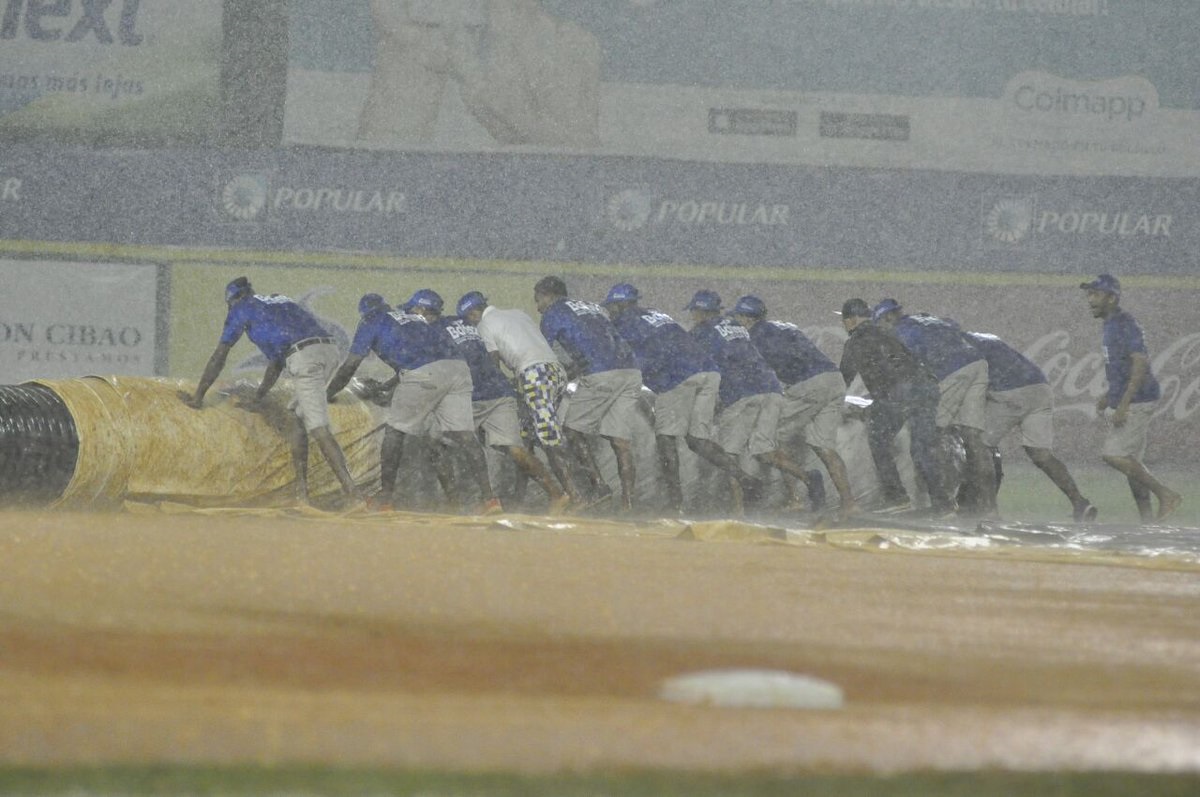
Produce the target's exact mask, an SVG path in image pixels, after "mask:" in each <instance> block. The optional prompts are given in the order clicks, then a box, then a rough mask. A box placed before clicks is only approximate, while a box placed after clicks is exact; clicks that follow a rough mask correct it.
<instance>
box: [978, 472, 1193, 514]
mask: <svg viewBox="0 0 1200 797" xmlns="http://www.w3.org/2000/svg"><path fill="white" fill-rule="evenodd" d="M1070 469H1071V475H1072V476H1074V477H1075V482H1076V484H1078V485H1079V489H1080V490H1081V491H1082V492H1083V494H1084V495H1085V496H1087V498H1088V500H1090V501H1091V502H1092V503H1093V504H1095V505H1096V506H1097V507H1098V508H1099V510H1100V515H1099V517H1098V518H1097V522H1099V523H1128V524H1137V523H1138V522H1140V521H1139V519H1138V514H1137V509H1136V508H1135V506H1134V504H1133V498H1132V496H1131V495H1130V493H1129V485H1128V483H1127V482H1126V481H1125V477H1124V476H1122V475H1121V474H1119V473H1117V472H1116V471H1115V470H1113V469H1112V468H1109V467H1107V466H1106V465H1104V464H1096V465H1083V466H1081V465H1071V466H1070ZM1153 472H1154V475H1155V476H1156V477H1157V478H1158V479H1159V480H1161V481H1162V482H1163V483H1164V484H1166V485H1167V486H1168V487H1170V488H1171V489H1172V490H1175V491H1176V492H1177V493H1180V494H1181V495H1182V496H1183V506H1182V507H1180V509H1179V510H1178V511H1177V512H1176V513H1175V514H1174V515H1172V516H1171V519H1170V520H1169V521H1168V523H1169V524H1170V525H1172V526H1186V527H1190V528H1200V486H1198V485H1197V483H1196V478H1195V474H1194V473H1191V472H1188V471H1184V470H1165V469H1164V470H1159V469H1153ZM998 500H999V504H1000V514H1001V515H1002V516H1003V517H1004V519H1005V520H1014V521H1027V522H1037V521H1056V520H1057V521H1062V520H1068V519H1070V517H1071V507H1070V504H1069V503H1068V501H1067V499H1066V497H1065V496H1064V495H1063V494H1062V493H1061V492H1059V491H1058V488H1057V487H1055V486H1054V484H1053V483H1051V481H1050V480H1049V479H1048V478H1046V476H1045V475H1044V474H1042V472H1041V471H1039V470H1038V469H1037V468H1035V467H1034V466H1033V465H1032V464H1030V462H1029V461H1028V460H1027V459H1025V458H1024V457H1018V456H1016V455H1014V456H1012V457H1008V458H1006V459H1005V460H1004V480H1003V482H1002V483H1001V485H1000V493H999V496H998ZM1157 506H1158V504H1157V502H1156V503H1155V507H1156V508H1157Z"/></svg>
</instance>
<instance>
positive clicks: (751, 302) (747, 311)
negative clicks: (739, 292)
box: [733, 296, 767, 318]
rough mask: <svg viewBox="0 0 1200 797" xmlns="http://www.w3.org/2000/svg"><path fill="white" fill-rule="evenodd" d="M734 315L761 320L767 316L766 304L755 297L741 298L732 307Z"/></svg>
mask: <svg viewBox="0 0 1200 797" xmlns="http://www.w3.org/2000/svg"><path fill="white" fill-rule="evenodd" d="M733 312H734V315H748V316H750V317H751V318H762V317H763V316H765V315H766V314H767V303H766V302H764V301H763V300H762V299H760V298H758V297H757V296H743V297H742V298H740V299H738V300H737V304H735V305H734V306H733Z"/></svg>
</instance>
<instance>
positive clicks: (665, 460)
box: [654, 434, 683, 512]
mask: <svg viewBox="0 0 1200 797" xmlns="http://www.w3.org/2000/svg"><path fill="white" fill-rule="evenodd" d="M654 444H655V447H656V448H657V449H658V466H659V469H660V471H661V472H662V477H663V479H664V480H666V483H667V500H668V501H670V506H671V509H673V510H674V511H676V512H682V511H683V485H682V484H680V481H679V444H678V442H677V441H676V439H675V438H674V437H673V436H671V435H665V434H660V435H655V437H654Z"/></svg>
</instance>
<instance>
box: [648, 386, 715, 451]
mask: <svg viewBox="0 0 1200 797" xmlns="http://www.w3.org/2000/svg"><path fill="white" fill-rule="evenodd" d="M720 389H721V374H720V373H718V372H716V371H703V372H701V373H698V374H692V375H691V376H689V377H688V378H687V379H685V380H683V381H682V382H680V383H679V384H678V385H676V386H675V387H673V388H671V389H670V390H668V391H667V392H665V393H660V394H659V395H658V396H657V397H656V398H655V399H654V433H655V434H656V435H666V436H669V437H683V436H684V435H689V436H691V437H695V438H697V439H700V440H711V439H712V436H713V418H714V416H715V415H716V412H717V393H718V392H719V391H720Z"/></svg>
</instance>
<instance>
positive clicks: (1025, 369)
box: [967, 332, 1046, 393]
mask: <svg viewBox="0 0 1200 797" xmlns="http://www.w3.org/2000/svg"><path fill="white" fill-rule="evenodd" d="M967 334H968V335H970V336H971V343H973V344H974V345H975V348H977V349H979V351H980V353H982V354H983V357H984V359H985V360H987V364H988V390H990V391H992V392H993V393H998V392H1000V391H1003V390H1015V389H1017V388H1019V387H1027V386H1029V385H1040V384H1043V383H1044V382H1046V375H1045V374H1044V373H1042V369H1041V368H1038V367H1037V363H1035V362H1034V361H1033V360H1031V359H1029V358H1028V357H1026V356H1025V355H1024V354H1021V352H1019V351H1017V350H1016V349H1014V348H1013V347H1012V346H1009V345H1008V344H1007V343H1005V342H1004V341H1002V340H1000V338H998V337H996V336H995V335H989V334H987V333H986V332H968V333H967Z"/></svg>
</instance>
